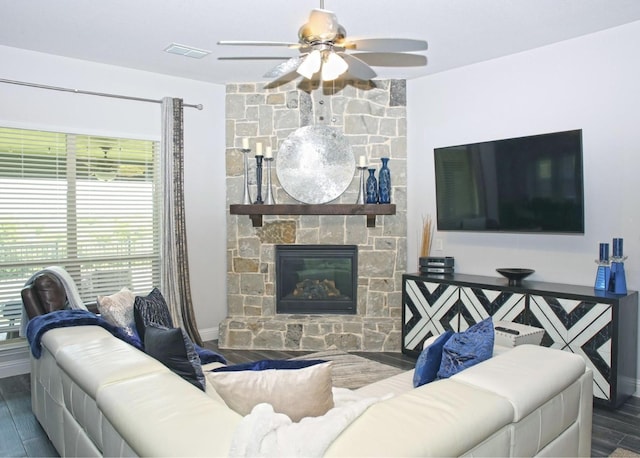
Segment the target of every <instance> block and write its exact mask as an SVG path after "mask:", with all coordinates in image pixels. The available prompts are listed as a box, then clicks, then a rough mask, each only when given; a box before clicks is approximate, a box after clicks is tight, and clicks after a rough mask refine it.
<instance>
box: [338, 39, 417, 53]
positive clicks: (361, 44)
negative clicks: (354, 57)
mask: <svg viewBox="0 0 640 458" xmlns="http://www.w3.org/2000/svg"><path fill="white" fill-rule="evenodd" d="M344 47H345V48H346V49H353V50H356V51H378V52H405V51H409V52H411V51H424V50H425V49H427V48H428V44H427V42H426V41H424V40H410V39H407V38H364V39H362V40H351V41H347V42H346V43H345V44H344Z"/></svg>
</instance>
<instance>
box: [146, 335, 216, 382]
mask: <svg viewBox="0 0 640 458" xmlns="http://www.w3.org/2000/svg"><path fill="white" fill-rule="evenodd" d="M144 350H145V352H146V353H147V354H148V355H149V356H152V357H154V358H155V359H157V360H158V361H160V362H161V363H162V364H164V365H165V366H167V367H168V368H169V369H171V370H172V371H173V372H175V373H176V374H178V375H179V376H180V377H182V378H183V379H185V380H186V381H188V382H189V383H191V384H192V385H194V386H195V387H197V388H200V389H201V390H202V391H204V390H205V378H204V373H203V372H202V365H201V364H200V357H199V356H198V354H197V353H196V351H195V349H194V347H193V343H192V342H191V339H189V336H188V335H187V333H186V332H184V331H183V330H182V329H180V328H173V329H167V328H160V327H155V326H148V327H147V329H146V332H145V334H144Z"/></svg>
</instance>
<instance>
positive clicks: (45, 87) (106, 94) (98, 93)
mask: <svg viewBox="0 0 640 458" xmlns="http://www.w3.org/2000/svg"><path fill="white" fill-rule="evenodd" d="M0 83H7V84H17V85H19V86H29V87H36V88H39V89H50V90H52V91H62V92H73V93H75V94H85V95H97V96H100V97H111V98H114V99H125V100H136V101H138V102H152V103H162V100H156V99H145V98H142V97H131V96H128V95H119V94H108V93H106V92H94V91H83V90H81V89H69V88H66V87H58V86H47V85H46V84H36V83H27V82H25V81H15V80H7V79H2V78H0ZM182 106H183V107H189V108H197V109H198V110H202V104H197V105H191V104H188V103H183V104H182Z"/></svg>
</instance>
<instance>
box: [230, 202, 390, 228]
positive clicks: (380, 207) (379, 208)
mask: <svg viewBox="0 0 640 458" xmlns="http://www.w3.org/2000/svg"><path fill="white" fill-rule="evenodd" d="M229 212H230V213H231V214H232V215H249V218H251V222H252V223H253V227H261V226H262V215H365V216H366V217H367V227H376V216H377V215H395V214H396V205H395V204H364V205H363V204H274V205H264V204H250V205H243V204H232V205H230V206H229Z"/></svg>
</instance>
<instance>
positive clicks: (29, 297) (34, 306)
mask: <svg viewBox="0 0 640 458" xmlns="http://www.w3.org/2000/svg"><path fill="white" fill-rule="evenodd" d="M20 293H21V295H22V303H23V304H24V308H25V310H26V312H27V316H28V317H29V319H31V318H33V317H36V316H38V315H44V314H45V313H49V312H53V311H55V310H62V309H64V308H65V305H66V304H67V293H66V292H65V289H64V286H63V285H62V282H60V280H59V279H58V278H57V277H56V276H55V275H52V274H49V273H46V272H43V273H41V274H40V275H37V276H36V277H35V278H34V279H33V281H32V282H31V283H29V284H28V285H25V286H24V287H23V288H22V291H21V292H20Z"/></svg>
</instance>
